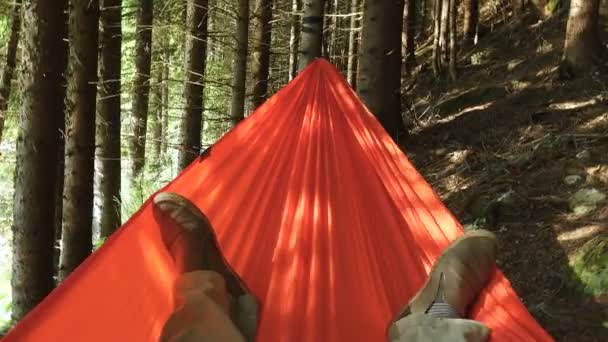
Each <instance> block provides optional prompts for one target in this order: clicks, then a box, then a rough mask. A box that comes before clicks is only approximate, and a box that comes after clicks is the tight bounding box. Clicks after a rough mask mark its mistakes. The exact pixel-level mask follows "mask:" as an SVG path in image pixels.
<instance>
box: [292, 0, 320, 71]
mask: <svg viewBox="0 0 608 342" xmlns="http://www.w3.org/2000/svg"><path fill="white" fill-rule="evenodd" d="M323 2H324V0H304V4H303V12H304V15H303V17H302V37H301V38H300V53H299V55H298V71H302V69H304V68H306V66H307V65H308V64H310V63H311V62H312V61H314V60H315V58H317V57H319V56H321V48H322V45H323V44H322V40H323V27H322V26H323Z"/></svg>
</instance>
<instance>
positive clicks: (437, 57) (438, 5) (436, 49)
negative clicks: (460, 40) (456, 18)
mask: <svg viewBox="0 0 608 342" xmlns="http://www.w3.org/2000/svg"><path fill="white" fill-rule="evenodd" d="M442 5H443V0H435V18H434V25H433V26H434V28H433V57H432V61H433V74H435V77H437V78H439V77H440V76H441V74H442V73H443V71H442V69H443V66H442V63H441V45H440V41H441V13H442V12H443V11H442V7H443V6H442Z"/></svg>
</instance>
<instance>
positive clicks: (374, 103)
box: [357, 0, 406, 142]
mask: <svg viewBox="0 0 608 342" xmlns="http://www.w3.org/2000/svg"><path fill="white" fill-rule="evenodd" d="M402 20H403V0H382V1H373V2H372V1H366V2H365V5H364V10H363V25H362V36H361V57H360V59H359V72H358V81H357V86H358V90H359V94H360V96H361V99H362V100H363V102H364V103H365V104H366V105H367V107H368V108H369V110H370V111H371V112H372V113H374V114H375V115H376V117H377V118H378V120H379V121H380V123H381V124H382V126H384V128H385V129H386V131H387V132H388V133H389V134H390V135H391V137H392V138H393V139H394V140H395V141H396V142H398V141H399V140H400V138H401V137H402V136H403V135H404V134H405V133H406V131H405V127H404V124H403V118H402V116H401V92H400V90H401V89H400V86H401V30H402Z"/></svg>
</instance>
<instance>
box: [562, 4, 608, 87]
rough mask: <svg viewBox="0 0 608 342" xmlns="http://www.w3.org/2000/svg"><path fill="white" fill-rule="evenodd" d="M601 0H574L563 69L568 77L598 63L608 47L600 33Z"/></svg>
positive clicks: (571, 7) (601, 60) (563, 73)
mask: <svg viewBox="0 0 608 342" xmlns="http://www.w3.org/2000/svg"><path fill="white" fill-rule="evenodd" d="M599 5H600V1H599V0H572V3H571V4H570V14H569V18H568V25H567V28H566V41H565V44H564V55H563V58H562V63H561V66H560V73H561V75H562V77H564V78H572V77H574V76H575V75H576V74H579V73H582V72H584V71H587V70H590V69H593V68H595V67H597V66H598V65H599V64H600V63H602V62H603V61H604V60H605V57H606V54H605V53H606V51H605V47H604V46H603V45H602V43H601V40H600V35H599V26H598V21H599Z"/></svg>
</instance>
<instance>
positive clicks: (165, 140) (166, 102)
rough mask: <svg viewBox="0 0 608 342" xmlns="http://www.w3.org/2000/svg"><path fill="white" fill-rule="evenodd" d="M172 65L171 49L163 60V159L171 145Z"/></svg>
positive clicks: (161, 134) (166, 51)
mask: <svg viewBox="0 0 608 342" xmlns="http://www.w3.org/2000/svg"><path fill="white" fill-rule="evenodd" d="M170 65H171V51H170V50H169V49H167V50H165V56H164V60H163V80H164V82H163V85H162V105H161V108H162V113H161V116H162V126H161V133H160V136H161V140H162V145H161V146H162V148H161V149H162V151H161V154H162V156H163V158H164V157H165V156H166V155H167V146H168V145H169V144H168V142H169V140H168V139H169V137H168V132H169V73H170V72H171V69H170Z"/></svg>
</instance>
